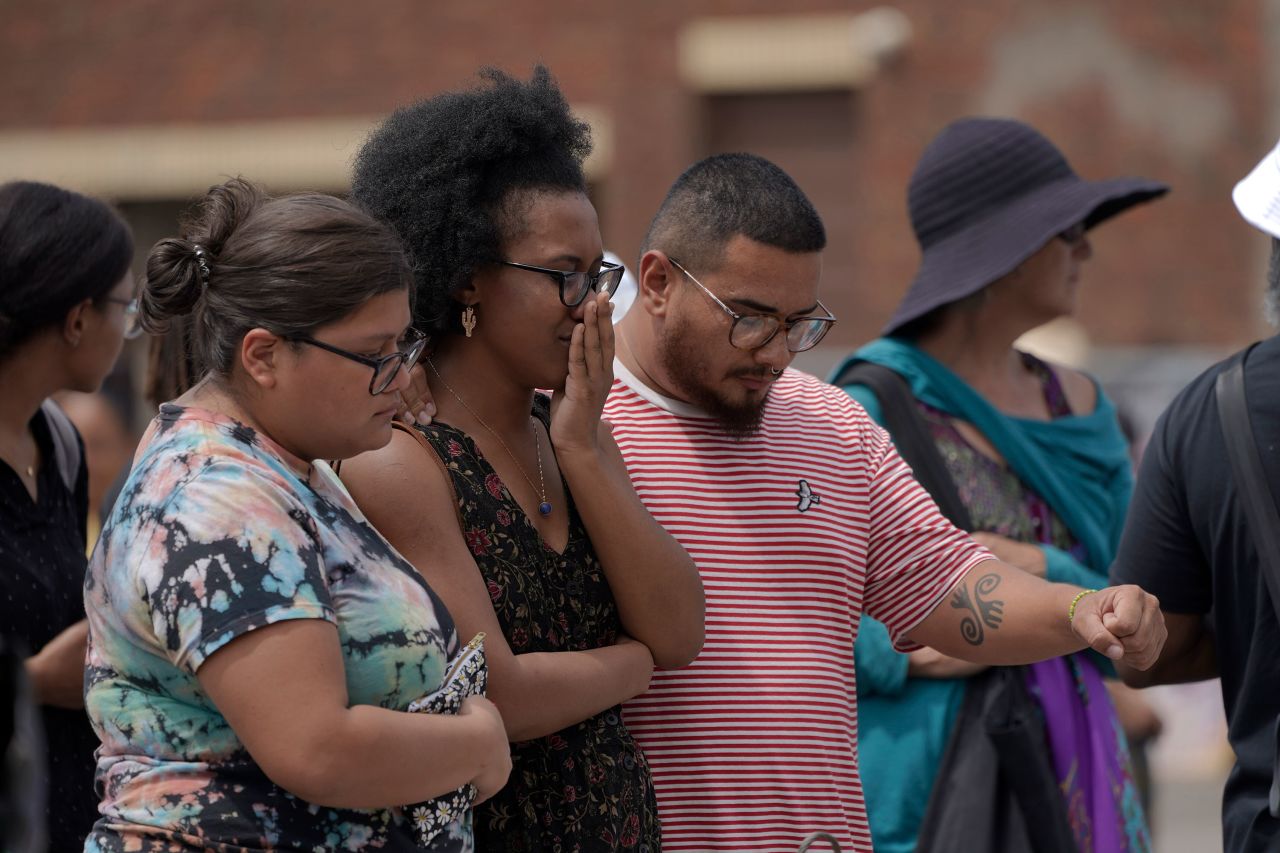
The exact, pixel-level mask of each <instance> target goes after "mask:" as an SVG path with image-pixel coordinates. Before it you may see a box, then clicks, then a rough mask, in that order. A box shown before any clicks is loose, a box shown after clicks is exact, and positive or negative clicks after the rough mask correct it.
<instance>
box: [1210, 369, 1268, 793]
mask: <svg viewBox="0 0 1280 853" xmlns="http://www.w3.org/2000/svg"><path fill="white" fill-rule="evenodd" d="M1253 346H1257V344H1254V345H1253ZM1253 346H1251V347H1249V348H1248V349H1246V350H1245V351H1244V352H1242V353H1240V355H1239V356H1238V357H1237V358H1236V359H1235V361H1234V362H1233V363H1232V365H1231V366H1230V367H1228V368H1227V369H1226V370H1224V371H1223V372H1222V373H1220V374H1218V380H1217V382H1216V383H1214V395H1215V397H1216V398H1217V402H1218V419H1219V421H1220V422H1221V423H1222V438H1223V440H1224V441H1225V442H1226V444H1227V457H1228V458H1229V459H1230V460H1231V475H1232V477H1233V478H1234V479H1235V483H1236V489H1237V490H1238V492H1239V499H1240V503H1241V504H1242V506H1243V508H1244V515H1245V520H1246V521H1247V522H1248V525H1249V531H1250V534H1251V535H1252V536H1253V542H1254V546H1255V547H1256V548H1257V549H1258V564H1259V567H1260V568H1261V570H1262V577H1263V579H1264V580H1265V581H1266V584H1267V591H1268V592H1270V593H1271V604H1272V606H1273V607H1275V609H1276V619H1277V621H1280V512H1277V511H1276V500H1275V495H1273V494H1272V493H1271V488H1270V486H1268V485H1267V481H1266V478H1265V477H1264V476H1263V473H1262V456H1261V455H1260V454H1259V453H1258V440H1257V437H1256V436H1255V435H1254V432H1253V422H1252V421H1250V419H1249V402H1248V398H1247V397H1246V395H1245V390H1244V365H1245V361H1246V360H1247V359H1248V358H1249V353H1250V352H1252V351H1253ZM1276 738H1277V744H1276V760H1275V765H1274V767H1273V772H1272V778H1271V794H1270V797H1269V800H1270V802H1269V803H1268V805H1269V807H1270V811H1271V816H1272V817H1280V720H1277V721H1276Z"/></svg>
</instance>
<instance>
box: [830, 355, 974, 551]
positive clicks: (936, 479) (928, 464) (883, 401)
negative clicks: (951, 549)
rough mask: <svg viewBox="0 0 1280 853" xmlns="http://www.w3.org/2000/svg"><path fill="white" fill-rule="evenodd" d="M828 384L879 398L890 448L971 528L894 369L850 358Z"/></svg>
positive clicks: (949, 513)
mask: <svg viewBox="0 0 1280 853" xmlns="http://www.w3.org/2000/svg"><path fill="white" fill-rule="evenodd" d="M831 384H832V385H840V386H844V385H865V386H866V387H868V388H870V389H871V391H872V392H873V393H874V394H875V395H876V398H877V399H878V400H879V401H880V412H881V417H882V418H883V420H884V427H885V429H887V430H888V431H889V435H891V436H893V444H894V447H896V448H897V449H898V455H900V456H901V457H902V458H903V459H904V460H905V461H906V463H907V464H908V465H910V466H911V472H912V473H913V474H915V478H916V481H917V482H918V483H919V484H920V485H922V486H924V488H925V491H927V492H928V493H929V494H930V495H932V496H933V500H934V502H935V503H936V504H937V505H938V509H940V510H942V514H943V515H945V516H946V517H947V518H948V519H949V520H950V521H951V523H952V524H954V525H955V526H956V527H959V528H960V529H961V530H973V520H972V519H971V518H970V517H969V510H968V509H967V508H966V507H965V505H964V502H963V501H962V500H960V493H959V492H958V491H957V490H956V483H955V480H953V479H952V478H951V472H950V471H948V470H947V463H946V461H944V460H943V458H942V454H941V453H939V452H938V446H937V445H936V444H935V443H934V441H933V436H932V435H930V434H929V427H928V425H927V424H926V423H925V421H924V417H923V416H921V414H920V410H919V409H918V408H917V407H916V398H915V396H914V395H913V394H912V393H911V388H910V386H909V385H907V380H905V379H903V378H902V376H901V375H900V374H899V373H897V372H896V371H893V370H890V369H889V368H887V367H885V366H884V365H880V364H875V363H873V362H870V361H853V362H850V363H849V364H848V365H846V366H845V368H844V370H841V371H840V373H839V375H837V376H836V378H835V379H833V380H832V382H831Z"/></svg>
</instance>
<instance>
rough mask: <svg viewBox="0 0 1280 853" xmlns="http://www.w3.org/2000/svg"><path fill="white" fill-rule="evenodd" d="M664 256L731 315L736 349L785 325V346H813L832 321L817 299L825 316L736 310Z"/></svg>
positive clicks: (760, 341)
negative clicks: (786, 316)
mask: <svg viewBox="0 0 1280 853" xmlns="http://www.w3.org/2000/svg"><path fill="white" fill-rule="evenodd" d="M667 260H669V261H671V264H672V266H674V267H675V268H676V269H678V270H680V272H682V273H684V275H685V276H686V277H687V278H688V279H689V281H691V282H693V283H694V284H695V285H697V286H698V289H699V290H701V291H702V292H703V293H705V294H706V295H707V296H708V297H710V299H711V301H712V302H714V303H715V304H716V305H719V306H720V310H721V311H723V312H724V313H726V314H728V315H729V316H730V317H732V318H733V325H731V326H730V327H729V343H731V344H733V345H734V346H735V347H737V348H738V349H759V348H760V347H762V346H764V345H765V344H767V343H769V341H771V340H773V336H774V335H776V334H778V330H779V329H785V330H786V331H785V334H786V338H787V349H788V350H790V351H791V352H804V351H805V350H809V349H813V348H814V347H816V346H817V345H818V342H819V341H821V340H822V338H823V337H824V336H825V335H826V334H827V332H829V331H830V330H831V326H832V325H833V324H834V323H835V322H836V317H835V315H834V314H832V313H831V311H830V310H828V309H827V306H825V305H823V304H822V303H821V302H819V303H818V307H819V308H820V309H822V311H823V312H824V313H825V315H826V316H823V317H797V318H796V319H794V320H783V319H782V318H781V317H778V316H775V315H773V314H739V313H738V312H737V311H734V310H733V309H732V308H730V307H729V306H728V305H725V304H724V302H722V301H721V300H720V298H719V297H718V296H716V295H715V294H714V293H712V292H711V291H710V290H708V289H707V287H706V285H704V284H703V283H702V282H700V281H698V280H697V279H696V278H694V276H693V273H691V272H689V271H688V270H687V269H685V268H684V267H682V266H681V265H680V262H679V261H677V260H676V259H675V258H671V257H669V258H667Z"/></svg>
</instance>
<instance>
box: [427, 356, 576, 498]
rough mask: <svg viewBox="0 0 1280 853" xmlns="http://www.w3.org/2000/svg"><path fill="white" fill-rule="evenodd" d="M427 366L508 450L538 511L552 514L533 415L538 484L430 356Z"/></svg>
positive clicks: (531, 418)
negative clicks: (535, 499)
mask: <svg viewBox="0 0 1280 853" xmlns="http://www.w3.org/2000/svg"><path fill="white" fill-rule="evenodd" d="M427 367H430V368H431V372H432V373H434V374H435V375H436V379H439V380H440V384H441V385H443V386H444V390H446V391H448V392H449V394H450V395H452V397H453V399H455V400H457V401H458V405H460V406H462V408H464V409H466V410H467V411H468V412H469V413H470V414H471V417H473V418H475V419H476V423H478V424H480V426H482V427H484V428H485V429H486V430H487V431H488V433H489V435H491V436H493V437H494V439H495V440H496V441H497V442H498V444H501V445H502V449H503V450H505V451H507V455H508V456H510V457H511V462H512V464H513V465H515V466H516V470H517V471H519V472H520V476H521V477H524V480H525V482H526V483H528V484H529V488H531V489H534V490H535V491H537V493H538V500H539V503H538V512H539V513H540V514H541V515H542V516H544V517H545V516H548V515H551V510H552V507H551V502H550V501H548V500H547V484H546V481H545V479H544V478H543V476H542V437H541V436H540V435H539V434H538V424H537V421H536V420H535V419H534V417H533V415H530V416H529V428H530V429H531V430H532V431H533V449H534V455H535V456H537V458H538V485H537V486H535V485H534V484H533V480H532V479H530V477H529V475H528V474H526V473H525V471H524V466H522V465H521V464H520V460H519V459H517V458H516V455H515V454H514V453H512V452H511V448H510V447H509V446H508V445H507V443H506V442H505V441H503V440H502V436H500V435H498V432H497V430H495V429H494V428H493V427H491V426H489V425H488V424H487V423H485V422H484V418H482V417H480V416H479V415H478V414H476V410H475V409H473V408H471V407H470V406H468V405H467V401H466V400H464V399H462V397H461V396H460V395H459V394H458V392H457V391H455V390H453V386H452V385H450V384H449V383H448V382H446V381H445V379H444V377H443V376H441V375H440V371H439V370H437V369H436V365H435V362H434V361H432V360H431V359H429V358H428V359H427Z"/></svg>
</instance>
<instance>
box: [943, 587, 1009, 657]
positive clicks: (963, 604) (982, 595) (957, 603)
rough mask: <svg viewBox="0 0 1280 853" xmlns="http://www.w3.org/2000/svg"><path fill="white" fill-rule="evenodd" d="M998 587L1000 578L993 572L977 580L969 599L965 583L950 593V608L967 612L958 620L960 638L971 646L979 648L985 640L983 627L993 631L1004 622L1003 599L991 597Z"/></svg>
mask: <svg viewBox="0 0 1280 853" xmlns="http://www.w3.org/2000/svg"><path fill="white" fill-rule="evenodd" d="M998 586H1000V576H999V575H998V574H995V573H994V572H993V573H992V574H988V575H983V576H982V577H980V578H978V582H977V583H976V584H974V593H973V597H972V598H970V597H969V586H968V584H966V583H961V584H960V585H959V586H958V587H956V588H955V591H954V592H953V593H951V606H952V607H954V608H955V609H957V610H967V611H968V613H967V614H965V617H964V618H963V619H961V620H960V636H962V637H964V640H965V642H966V643H968V644H969V645H971V646H980V645H982V641H983V640H985V639H986V632H985V631H984V630H983V626H984V625H985V626H986V627H987V628H990V629H991V630H993V631H994V630H995V629H997V628H999V627H1000V623H1001V622H1002V621H1004V601H1003V599H999V598H992V597H991V595H992V593H994V592H995V591H996V587H998Z"/></svg>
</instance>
